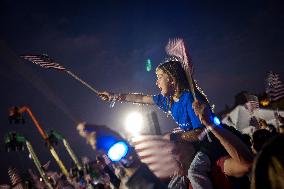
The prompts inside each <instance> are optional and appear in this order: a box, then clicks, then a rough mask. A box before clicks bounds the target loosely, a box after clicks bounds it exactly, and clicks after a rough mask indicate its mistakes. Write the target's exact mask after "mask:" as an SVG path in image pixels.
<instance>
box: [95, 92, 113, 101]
mask: <svg viewBox="0 0 284 189" xmlns="http://www.w3.org/2000/svg"><path fill="white" fill-rule="evenodd" d="M98 96H99V97H100V98H101V99H102V100H104V101H111V100H113V99H114V94H113V93H110V92H107V91H104V92H100V93H99V94H98Z"/></svg>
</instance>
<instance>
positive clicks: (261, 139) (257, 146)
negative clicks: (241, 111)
mask: <svg viewBox="0 0 284 189" xmlns="http://www.w3.org/2000/svg"><path fill="white" fill-rule="evenodd" d="M271 137H272V134H271V132H270V131H268V130H266V129H259V130H256V131H255V132H254V133H253V135H252V151H253V152H254V153H255V154H256V153H257V152H259V151H260V150H261V148H262V146H263V145H264V144H265V143H266V142H267V141H268V139H270V138H271Z"/></svg>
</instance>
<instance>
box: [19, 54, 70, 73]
mask: <svg viewBox="0 0 284 189" xmlns="http://www.w3.org/2000/svg"><path fill="white" fill-rule="evenodd" d="M21 57H22V58H24V59H25V60H28V61H30V62H32V63H34V64H37V65H39V66H41V67H43V68H47V69H49V68H53V69H57V70H65V68H64V67H63V66H61V65H60V64H58V63H56V62H54V61H53V60H52V59H51V58H50V57H49V56H48V55H46V54H42V55H22V56H21Z"/></svg>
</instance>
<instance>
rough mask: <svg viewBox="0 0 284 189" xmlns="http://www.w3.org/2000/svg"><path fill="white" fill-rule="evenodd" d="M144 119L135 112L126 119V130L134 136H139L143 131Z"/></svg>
mask: <svg viewBox="0 0 284 189" xmlns="http://www.w3.org/2000/svg"><path fill="white" fill-rule="evenodd" d="M142 123H143V117H142V115H141V114H139V113H137V112H133V113H131V114H129V115H128V116H127V117H126V121H125V126H126V130H127V131H128V132H129V133H131V134H132V135H138V134H139V133H140V131H141V128H142Z"/></svg>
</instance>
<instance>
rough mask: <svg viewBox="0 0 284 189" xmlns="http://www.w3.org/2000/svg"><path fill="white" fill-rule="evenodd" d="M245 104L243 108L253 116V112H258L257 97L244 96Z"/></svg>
mask: <svg viewBox="0 0 284 189" xmlns="http://www.w3.org/2000/svg"><path fill="white" fill-rule="evenodd" d="M246 98H247V102H246V103H245V108H246V109H247V110H248V111H249V112H250V113H251V114H253V112H254V111H257V110H259V101H258V97H257V96H255V95H246Z"/></svg>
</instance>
